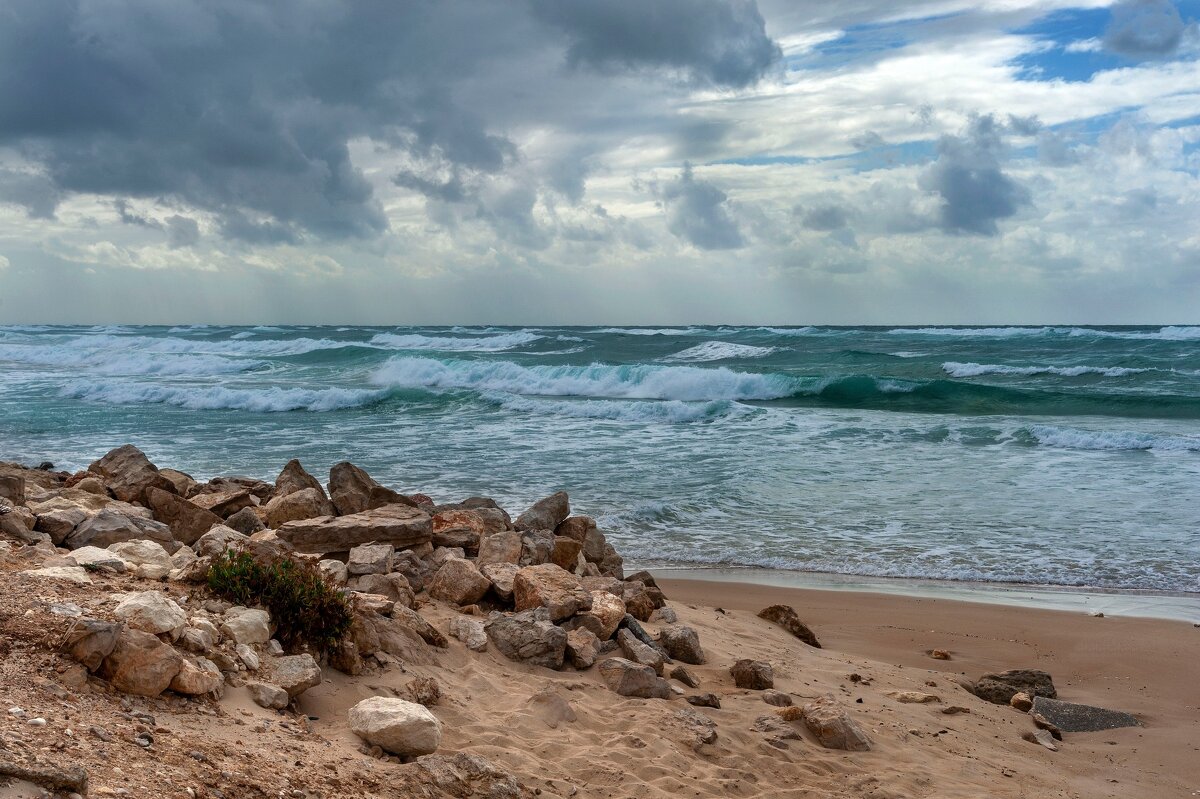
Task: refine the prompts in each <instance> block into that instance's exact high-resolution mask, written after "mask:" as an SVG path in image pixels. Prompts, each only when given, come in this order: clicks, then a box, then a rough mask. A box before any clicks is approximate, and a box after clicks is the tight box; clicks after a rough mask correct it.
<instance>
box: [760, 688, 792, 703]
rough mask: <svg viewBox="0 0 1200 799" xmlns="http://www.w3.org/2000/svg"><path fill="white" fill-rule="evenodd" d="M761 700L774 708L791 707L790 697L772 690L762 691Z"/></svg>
mask: <svg viewBox="0 0 1200 799" xmlns="http://www.w3.org/2000/svg"><path fill="white" fill-rule="evenodd" d="M762 699H763V701H764V702H766V703H767V704H768V705H774V706H775V707H791V705H792V698H791V697H790V696H788V695H787V694H785V693H784V692H783V691H776V690H774V689H770V690H766V691H763V692H762Z"/></svg>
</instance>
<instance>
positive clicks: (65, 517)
mask: <svg viewBox="0 0 1200 799" xmlns="http://www.w3.org/2000/svg"><path fill="white" fill-rule="evenodd" d="M48 504H49V503H47V505H48ZM42 507H44V508H45V509H44V510H39V511H37V515H36V517H35V520H34V524H33V529H34V530H36V531H37V532H39V533H45V534H46V535H48V536H50V541H51V542H52V543H53V544H54V546H56V547H59V546H62V545H63V543H64V542H65V541H66V539H67V536H68V535H70V534H71V531H72V530H74V529H75V527H76V526H77V525H78V524H79V523H81V522H82V521H83V520H84V519H86V518H88V517H89V516H90V515H91V512H90V511H88V510H87V509H86V508H83V507H80V506H79V505H75V504H72V503H63V504H62V505H60V506H58V507H46V506H42Z"/></svg>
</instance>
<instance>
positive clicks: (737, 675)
mask: <svg viewBox="0 0 1200 799" xmlns="http://www.w3.org/2000/svg"><path fill="white" fill-rule="evenodd" d="M729 673H730V674H732V675H733V683H734V685H736V686H737V687H738V688H749V689H750V690H752V691H765V690H766V689H768V688H774V687H775V675H774V672H772V670H771V664H770V663H766V662H765V661H762V660H748V659H742V660H739V661H738V662H737V663H734V664H733V665H732V666H731V667H730V668H729Z"/></svg>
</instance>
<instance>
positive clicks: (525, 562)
mask: <svg viewBox="0 0 1200 799" xmlns="http://www.w3.org/2000/svg"><path fill="white" fill-rule="evenodd" d="M553 552H554V533H552V532H550V531H549V530H526V531H525V533H524V535H522V536H521V559H520V560H519V561H518V563H520V564H521V565H522V566H540V565H541V564H543V563H549V562H550V555H551V553H553Z"/></svg>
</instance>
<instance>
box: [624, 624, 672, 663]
mask: <svg viewBox="0 0 1200 799" xmlns="http://www.w3.org/2000/svg"><path fill="white" fill-rule="evenodd" d="M621 627H622V628H624V629H626V630H629V632H631V633H633V635H634V637H635V638H637V639H638V640H639V641H641V642H642V643H643V644H645V645H646V646H648V647H650V648H651V649H654V650H656V651H657V652H658V653H659V654H660V655H662V656H663V660H670V659H671V656H670V655H668V654H667V650H665V649H663V648H662V646H660V645H659V643H658V641H655V640H654V636H652V635H650V633H648V632H646V630H645V628H643V627H642V625H641V624H638V621H637V619H635V618H633V616H630V615H629V614H628V613H626V614H625V618H623V619H621Z"/></svg>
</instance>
